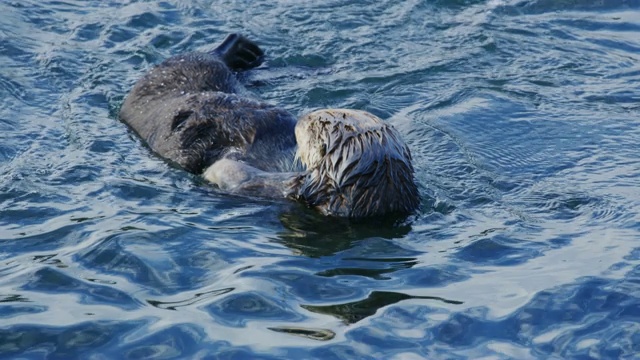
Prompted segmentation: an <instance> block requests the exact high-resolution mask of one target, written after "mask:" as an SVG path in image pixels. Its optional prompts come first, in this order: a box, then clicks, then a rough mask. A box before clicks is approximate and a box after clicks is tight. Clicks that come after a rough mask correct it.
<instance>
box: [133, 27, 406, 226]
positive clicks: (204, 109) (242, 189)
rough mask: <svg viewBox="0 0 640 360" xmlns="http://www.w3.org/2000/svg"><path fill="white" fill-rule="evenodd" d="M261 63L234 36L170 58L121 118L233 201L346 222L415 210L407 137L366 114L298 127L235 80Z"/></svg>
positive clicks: (143, 82)
mask: <svg viewBox="0 0 640 360" xmlns="http://www.w3.org/2000/svg"><path fill="white" fill-rule="evenodd" d="M263 57H264V53H263V51H262V50H261V49H260V48H259V47H258V46H257V45H256V44H255V43H253V42H252V41H250V40H248V39H247V38H245V37H244V36H241V35H238V34H232V35H229V36H228V37H227V38H226V39H225V40H224V41H223V42H222V43H221V44H220V45H219V46H218V47H217V48H215V49H214V50H213V51H211V52H209V53H201V52H193V53H188V54H184V55H177V56H174V57H172V58H169V59H168V60H166V61H164V62H163V63H161V64H160V65H158V66H157V67H155V68H154V69H152V70H151V71H150V72H149V73H147V74H146V75H145V76H144V77H142V78H141V79H140V80H139V81H138V82H137V83H136V84H135V86H134V87H133V89H132V90H131V92H130V93H129V94H128V95H127V97H126V99H125V101H124V103H123V105H122V108H121V110H120V119H121V120H122V121H123V122H125V123H126V124H128V125H129V126H130V127H131V128H132V129H133V130H134V131H135V132H136V133H138V135H140V137H142V138H143V139H144V140H145V141H146V143H147V144H148V145H149V147H151V149H152V150H153V151H155V152H156V153H158V154H159V155H160V156H162V157H164V158H166V159H168V160H170V161H172V162H174V163H176V164H178V165H179V166H180V167H182V168H184V169H186V170H187V171H189V172H192V173H196V174H202V175H203V176H204V178H205V179H207V180H208V181H210V182H211V183H213V184H215V185H217V186H218V187H220V188H221V189H223V190H225V191H227V192H230V193H236V194H241V195H248V196H259V197H269V198H289V199H295V200H299V201H301V202H303V203H305V204H307V205H308V206H310V207H313V208H316V209H318V210H319V211H320V212H321V213H323V214H325V215H331V216H339V217H348V218H363V217H375V216H386V215H392V214H398V215H402V214H409V213H411V212H413V211H414V210H415V209H416V208H417V207H418V205H419V195H418V189H417V186H416V184H415V180H414V170H413V166H412V164H411V154H410V151H409V148H408V147H407V146H406V144H405V143H404V142H403V140H402V138H401V136H400V134H399V133H398V132H397V131H396V130H395V129H394V128H393V127H392V126H391V125H390V124H388V123H386V122H384V121H382V120H380V119H379V118H377V117H375V116H374V115H372V114H369V113H366V112H364V111H358V110H345V109H326V110H318V111H315V112H312V113H310V114H307V115H304V116H302V117H301V118H300V119H299V120H298V121H296V119H295V117H293V116H292V115H291V114H290V113H288V112H287V111H285V110H283V109H280V108H278V107H276V106H273V105H270V104H267V103H264V102H262V101H260V100H259V99H256V98H254V97H253V96H252V94H250V93H249V92H248V91H247V90H246V89H245V88H244V87H243V86H242V85H241V84H240V82H239V81H238V79H237V77H236V73H237V72H240V71H245V70H249V69H251V68H254V67H256V66H259V65H260V64H261V63H262V61H263ZM298 164H302V165H303V166H304V168H302V167H301V166H298Z"/></svg>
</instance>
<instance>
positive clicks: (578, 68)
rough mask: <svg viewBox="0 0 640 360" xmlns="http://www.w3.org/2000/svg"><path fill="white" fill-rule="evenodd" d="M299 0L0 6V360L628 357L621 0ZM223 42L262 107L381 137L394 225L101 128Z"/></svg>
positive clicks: (631, 244)
mask: <svg viewBox="0 0 640 360" xmlns="http://www.w3.org/2000/svg"><path fill="white" fill-rule="evenodd" d="M313 3H315V2H292V1H279V2H278V1H263V2H251V1H205V0H200V1H187V0H182V1H178V0H175V1H146V2H143V1H125V0H122V1H115V0H112V1H98V0H94V1H84V0H75V1H73V0H67V1H34V0H19V1H18V0H15V1H12V0H3V1H2V2H0V94H1V98H2V101H1V102H0V139H1V141H0V169H1V170H0V358H27V359H41V358H51V359H73V358H82V359H178V358H181V359H190V358H207V359H214V358H223V359H312V358H315V359H408V360H412V359H422V358H428V359H467V358H468V359H476V358H484V359H564V358H579V359H618V358H626V359H631V358H638V354H640V241H639V239H640V146H639V144H640V117H639V116H640V85H639V84H640V4H639V2H638V1H606V0H605V1H587V0H572V1H569V0H561V1H556V0H553V1H552V0H538V1H535V0H531V1H526V0H525V1H512V0H503V1H500V0H490V1H479V0H478V1H462V0H457V1H402V2H399V1H356V2H354V1H326V2H321V3H320V4H315V5H312V4H313ZM228 32H242V33H245V34H247V35H248V36H249V37H251V38H253V39H255V40H256V41H257V42H258V43H259V44H260V45H261V46H262V47H263V48H264V49H265V50H266V52H267V53H268V56H269V57H268V61H267V63H266V64H265V66H263V67H262V68H260V69H258V70H256V71H254V72H253V73H251V74H250V75H248V77H247V79H246V81H247V82H248V84H249V86H250V88H251V89H252V90H253V91H254V92H257V93H258V94H260V95H261V96H262V97H263V98H265V99H267V100H268V101H270V102H272V103H275V104H279V105H281V106H283V107H285V108H287V109H288V110H290V111H291V112H293V113H294V114H303V113H306V112H308V111H311V110H314V109H318V108H324V107H348V108H357V109H364V110H367V111H371V112H373V113H375V114H376V115H378V116H380V117H382V118H384V119H387V120H388V121H389V122H391V123H393V124H394V125H395V126H396V127H397V128H398V129H399V130H400V131H401V132H402V133H403V134H404V136H405V138H406V140H407V142H408V143H409V146H410V148H411V151H412V152H413V155H414V160H415V166H416V168H417V178H418V180H419V183H420V189H421V194H422V197H423V200H422V207H421V209H420V212H419V214H417V215H416V216H415V217H414V218H412V219H410V220H409V221H408V222H407V223H406V224H402V225H399V226H395V227H390V226H386V225H381V224H367V223H365V224H359V223H345V222H339V221H335V220H332V219H329V218H323V217H321V216H318V215H317V214H315V213H314V212H312V211H306V210H305V209H302V208H301V207H300V206H298V205H296V204H291V203H287V202H282V203H277V202H276V203H273V202H267V201H260V200H249V199H243V198H237V197H230V196H225V195H223V194H220V193H218V192H217V191H216V190H215V189H212V188H210V187H208V186H207V185H206V184H203V183H202V182H201V181H200V180H199V179H198V178H197V177H195V176H191V175H188V174H187V173H185V172H183V171H181V170H179V169H175V168H172V167H170V166H169V165H168V164H166V163H165V162H164V161H162V160H160V159H158V158H157V157H156V156H154V155H153V154H152V153H151V152H150V151H149V150H148V149H147V148H145V147H144V145H143V144H142V143H141V142H140V141H139V140H138V139H137V138H136V136H134V135H133V134H132V133H131V131H129V130H128V129H127V127H126V126H125V125H123V124H122V123H120V122H119V121H118V120H117V118H116V114H117V111H118V109H119V106H120V104H121V102H122V99H123V97H124V95H125V94H126V93H127V91H128V90H129V89H130V87H131V86H132V84H133V83H134V82H135V80H136V79H137V78H139V77H140V76H141V75H142V74H143V73H144V72H145V71H146V70H148V69H149V68H150V67H151V66H153V65H154V64H156V63H158V62H160V61H162V60H163V59H165V58H167V57H168V56H170V55H173V54H177V53H180V52H184V51H189V50H207V49H211V48H212V47H213V46H214V44H215V43H217V42H219V41H220V40H221V39H222V38H223V36H224V35H225V34H226V33H228Z"/></svg>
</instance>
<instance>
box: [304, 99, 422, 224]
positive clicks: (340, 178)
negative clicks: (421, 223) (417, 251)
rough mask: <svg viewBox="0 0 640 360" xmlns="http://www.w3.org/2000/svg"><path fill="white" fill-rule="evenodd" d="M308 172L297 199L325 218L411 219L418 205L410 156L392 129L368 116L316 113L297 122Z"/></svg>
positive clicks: (349, 112) (346, 112)
mask: <svg viewBox="0 0 640 360" xmlns="http://www.w3.org/2000/svg"><path fill="white" fill-rule="evenodd" d="M295 133H296V141H297V143H298V151H297V153H296V157H297V158H298V159H299V160H300V161H301V162H302V163H303V164H304V165H305V166H306V167H307V172H306V173H305V175H304V176H303V177H301V178H300V180H299V181H300V184H299V188H298V189H297V194H295V196H296V197H297V198H299V199H300V200H302V201H304V202H306V203H307V204H308V205H309V206H311V207H315V208H317V209H319V210H320V211H321V212H323V213H324V214H326V215H335V216H341V217H351V218H362V217H371V216H381V215H389V214H408V213H410V212H412V211H414V210H415V209H416V208H417V207H418V204H419V195H418V189H417V187H416V184H415V181H414V177H413V166H412V165H411V153H410V152H409V148H408V147H407V146H406V145H405V143H404V142H403V141H402V138H401V137H400V134H399V133H398V131H397V130H396V129H394V128H393V127H392V126H391V125H389V124H387V123H385V122H384V121H382V120H380V119H379V118H377V117H376V116H374V115H372V114H369V113H367V112H364V111H357V110H343V109H329V110H318V111H315V112H312V113H310V114H307V115H305V116H303V117H302V118H300V119H299V120H298V123H297V125H296V129H295Z"/></svg>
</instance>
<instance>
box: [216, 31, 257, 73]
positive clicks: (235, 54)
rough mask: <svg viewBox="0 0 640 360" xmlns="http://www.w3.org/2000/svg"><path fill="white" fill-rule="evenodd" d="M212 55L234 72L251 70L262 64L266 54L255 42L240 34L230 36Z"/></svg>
mask: <svg viewBox="0 0 640 360" xmlns="http://www.w3.org/2000/svg"><path fill="white" fill-rule="evenodd" d="M212 53H213V54H214V55H216V56H219V57H220V58H221V59H222V61H223V62H224V63H225V64H227V66H228V67H229V69H231V70H233V71H243V70H249V69H252V68H254V67H256V66H259V65H260V64H262V60H263V59H264V53H263V52H262V50H261V49H260V48H259V47H258V45H256V43H254V42H253V41H251V40H249V39H247V38H246V37H244V36H242V35H240V34H230V35H228V36H227V38H226V39H224V41H223V42H222V43H221V44H220V45H219V46H218V47H217V48H215V49H214V50H213V51H212Z"/></svg>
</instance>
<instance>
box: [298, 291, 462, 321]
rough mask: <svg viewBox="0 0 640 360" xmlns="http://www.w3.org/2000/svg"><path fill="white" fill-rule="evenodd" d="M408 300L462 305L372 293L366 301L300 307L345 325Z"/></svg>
mask: <svg viewBox="0 0 640 360" xmlns="http://www.w3.org/2000/svg"><path fill="white" fill-rule="evenodd" d="M410 299H423V300H434V301H438V302H442V303H445V304H452V305H461V304H463V302H462V301H457V300H449V299H444V298H441V297H438V296H413V295H407V294H403V293H398V292H392V291H373V292H371V293H370V294H369V296H367V298H366V299H362V300H358V301H352V302H348V303H344V304H335V305H323V306H317V305H302V307H303V308H305V309H307V310H309V311H312V312H315V313H319V314H327V315H332V316H335V317H336V318H338V319H340V320H342V321H343V322H345V323H346V324H354V323H357V322H358V321H360V320H362V319H365V318H367V317H369V316H371V315H374V314H375V313H376V312H377V311H378V310H380V309H381V308H383V307H385V306H388V305H392V304H395V303H398V302H400V301H403V300H410Z"/></svg>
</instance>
